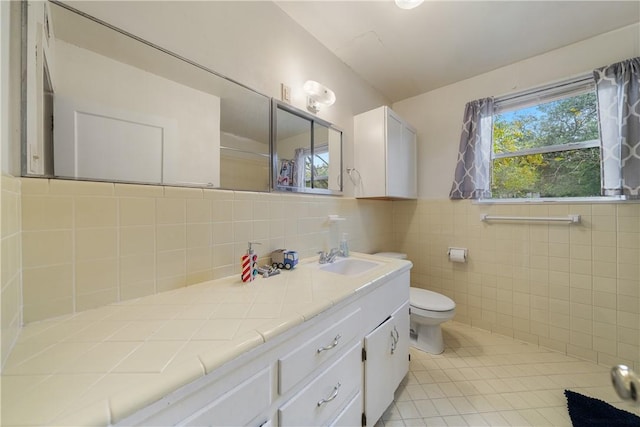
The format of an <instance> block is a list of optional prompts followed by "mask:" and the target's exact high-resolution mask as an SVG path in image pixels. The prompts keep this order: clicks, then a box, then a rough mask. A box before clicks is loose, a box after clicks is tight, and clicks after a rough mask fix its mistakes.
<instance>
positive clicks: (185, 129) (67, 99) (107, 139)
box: [45, 4, 270, 191]
mask: <svg viewBox="0 0 640 427" xmlns="http://www.w3.org/2000/svg"><path fill="white" fill-rule="evenodd" d="M50 6H51V10H52V12H51V15H52V16H51V23H52V25H51V28H52V34H53V37H54V43H50V46H51V48H50V49H49V52H48V56H49V61H48V69H49V72H50V75H51V80H52V93H53V115H54V120H55V127H54V132H53V149H52V150H51V151H52V155H53V160H52V159H47V162H48V163H50V164H52V165H53V166H52V167H51V168H49V169H50V170H49V171H48V172H49V173H48V174H47V173H46V172H47V171H45V174H47V175H53V176H56V177H60V178H72V179H90V180H98V181H113V182H133V183H149V184H165V185H179V186H196V187H208V188H227V189H240V190H251V191H269V165H270V161H269V109H270V105H269V99H268V98H267V97H265V96H263V95H261V94H259V93H256V92H254V91H252V90H250V89H247V88H245V87H243V86H241V85H239V84H236V83H234V82H232V81H229V80H227V79H225V78H222V77H219V76H217V75H215V74H213V73H212V72H211V71H210V70H206V69H204V68H202V67H199V66H197V65H195V64H191V63H189V62H186V61H184V60H182V59H180V58H177V57H175V56H172V55H170V54H168V53H166V52H163V51H161V50H159V49H156V48H154V47H152V46H149V45H148V44H146V43H143V42H141V41H138V40H135V39H133V38H131V37H129V36H127V35H125V34H123V33H121V32H119V31H116V30H114V29H111V28H108V27H106V26H103V25H101V24H99V23H97V22H94V21H92V20H90V19H88V18H85V17H82V16H80V15H78V14H76V13H74V12H73V11H70V10H67V9H66V8H64V7H61V6H59V5H56V4H51V5H50ZM45 145H46V146H48V147H49V148H50V146H51V143H47V142H45ZM45 150H46V147H45Z"/></svg>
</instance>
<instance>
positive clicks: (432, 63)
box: [276, 0, 640, 102]
mask: <svg viewBox="0 0 640 427" xmlns="http://www.w3.org/2000/svg"><path fill="white" fill-rule="evenodd" d="M276 4H277V5H278V6H279V7H280V8H281V9H282V10H283V11H284V12H285V13H287V14H288V15H289V16H291V18H293V19H294V20H295V21H296V22H298V24H300V25H301V26H302V27H303V28H305V29H306V30H307V31H308V32H309V33H311V34H312V35H313V36H314V37H315V38H316V39H318V40H319V41H320V42H321V43H322V44H323V45H325V46H326V47H327V48H328V49H329V50H330V51H331V52H333V53H334V54H335V55H336V56H338V57H339V58H340V59H341V60H342V61H343V62H345V63H346V64H347V65H348V66H349V67H351V68H352V69H353V70H354V71H355V72H356V73H357V74H359V75H361V76H362V77H363V78H364V79H365V80H367V81H368V82H369V83H370V84H371V85H372V86H374V87H375V88H377V89H378V90H379V91H380V92H381V93H382V94H384V95H385V96H386V97H388V98H389V99H390V100H391V101H392V102H395V101H399V100H402V99H406V98H409V97H412V96H415V95H418V94H421V93H424V92H427V91H430V90H433V89H435V88H438V87H442V86H445V85H447V84H450V83H454V82H457V81H460V80H464V79H466V78H469V77H472V76H475V75H478V74H481V73H484V72H487V71H491V70H494V69H496V68H500V67H503V66H505V65H508V64H511V63H514V62H517V61H520V60H523V59H526V58H529V57H532V56H535V55H539V54H541V53H544V52H548V51H550V50H553V49H557V48H559V47H562V46H566V45H569V44H572V43H575V42H578V41H580V40H584V39H587V38H590V37H593V36H595V35H597V34H602V33H605V32H608V31H611V30H614V29H616V28H620V27H624V26H627V25H630V24H632V23H635V22H638V21H640V1H637V0H636V1H477V0H476V1H451V0H449V1H433V0H426V1H425V2H424V3H423V4H422V5H420V6H419V7H417V8H415V9H413V10H402V9H399V8H398V7H396V6H395V4H394V2H393V1H390V0H384V1H380V0H377V1H366V0H365V1H362V0H360V1H326V0H324V1H322V0H315V1H314V0H311V1H299V0H297V1H277V2H276ZM636 43H640V41H636ZM603 65H604V64H603Z"/></svg>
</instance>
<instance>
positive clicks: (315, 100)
mask: <svg viewBox="0 0 640 427" xmlns="http://www.w3.org/2000/svg"><path fill="white" fill-rule="evenodd" d="M302 89H304V91H305V93H306V94H307V110H309V111H311V112H313V113H317V112H318V111H320V108H321V107H323V106H324V107H328V106H330V105H333V103H334V102H336V94H335V93H334V92H333V91H332V90H331V89H329V88H328V87H326V86H323V85H321V84H320V83H318V82H316V81H313V80H307V81H306V82H305V83H304V86H302Z"/></svg>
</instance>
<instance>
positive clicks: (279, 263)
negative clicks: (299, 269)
mask: <svg viewBox="0 0 640 427" xmlns="http://www.w3.org/2000/svg"><path fill="white" fill-rule="evenodd" d="M297 264H298V252H296V251H288V250H286V249H276V250H275V251H273V252H271V265H272V266H273V267H274V268H284V269H285V270H291V269H293V268H294V267H295V266H296V265H297Z"/></svg>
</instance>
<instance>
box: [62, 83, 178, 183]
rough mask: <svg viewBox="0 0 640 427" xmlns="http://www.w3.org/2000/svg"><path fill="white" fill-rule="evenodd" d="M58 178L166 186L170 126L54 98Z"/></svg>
mask: <svg viewBox="0 0 640 427" xmlns="http://www.w3.org/2000/svg"><path fill="white" fill-rule="evenodd" d="M54 120H55V126H54V136H53V139H54V165H55V169H54V174H55V175H56V176H60V177H69V178H90V179H99V180H107V181H129V182H142V183H157V184H159V183H162V154H163V150H164V148H165V145H166V144H167V141H168V140H169V139H170V138H172V135H173V133H174V129H173V127H174V125H173V123H172V122H171V120H168V119H163V118H159V117H153V116H149V115H144V114H140V113H135V112H130V111H124V110H120V109H115V108H110V107H105V106H101V105H97V104H94V103H90V102H86V101H81V100H78V99H72V98H67V97H63V96H55V97H54Z"/></svg>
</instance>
